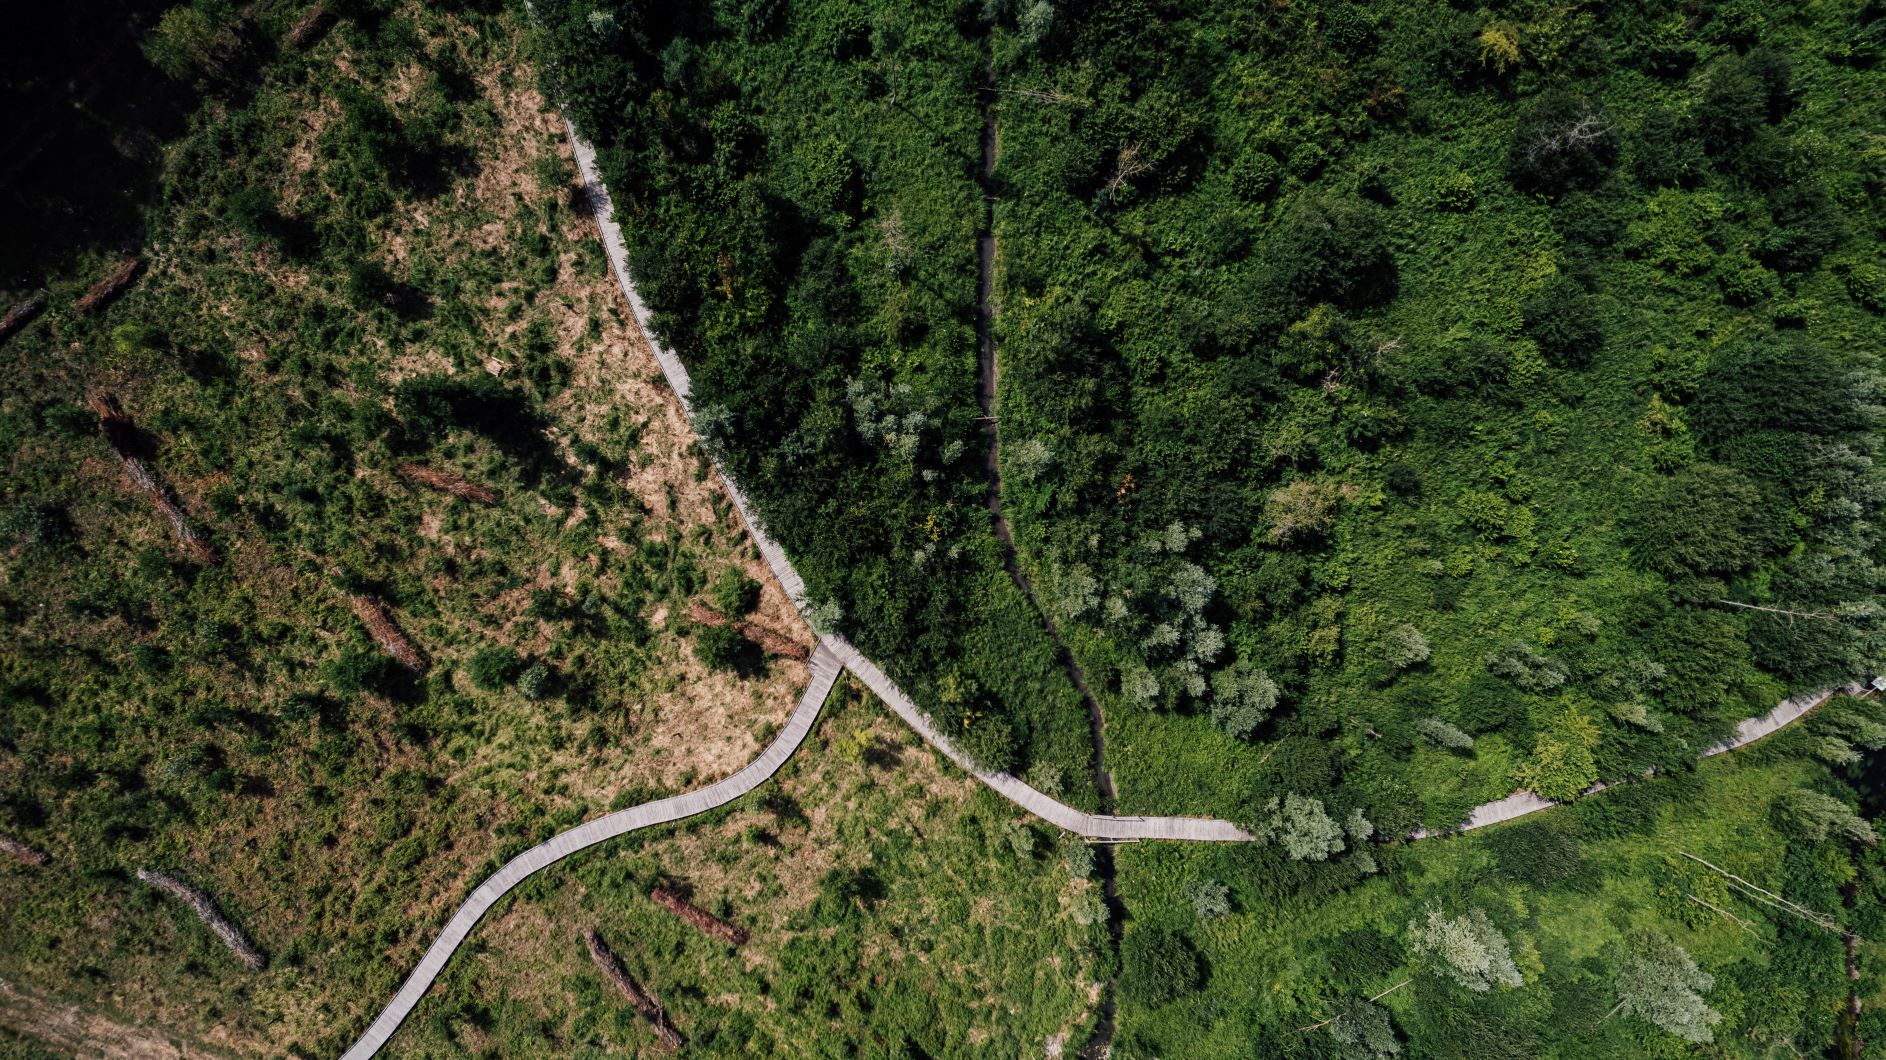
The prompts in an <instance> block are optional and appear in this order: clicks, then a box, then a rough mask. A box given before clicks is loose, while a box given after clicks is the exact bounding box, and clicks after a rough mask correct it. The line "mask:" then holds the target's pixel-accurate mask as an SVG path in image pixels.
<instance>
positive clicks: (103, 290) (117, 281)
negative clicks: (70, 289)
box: [72, 256, 144, 313]
mask: <svg viewBox="0 0 1886 1060" xmlns="http://www.w3.org/2000/svg"><path fill="white" fill-rule="evenodd" d="M143 271H144V259H143V258H139V257H136V256H132V257H129V258H126V259H124V260H123V261H121V262H119V263H118V267H117V268H115V269H113V270H111V271H110V272H109V273H107V274H105V278H104V279H102V280H99V281H98V282H97V283H95V284H93V285H92V286H91V289H89V290H87V291H86V292H85V293H84V294H83V295H81V296H80V297H79V300H78V301H77V302H74V303H72V308H73V309H74V310H76V311H78V312H80V313H89V312H91V311H92V310H94V309H98V308H100V307H102V306H104V305H105V304H106V303H108V302H110V301H111V300H112V299H114V298H116V297H118V296H119V295H121V294H123V293H124V292H125V289H126V288H128V287H130V286H131V284H132V282H133V281H135V280H136V279H137V278H138V274H139V273H141V272H143Z"/></svg>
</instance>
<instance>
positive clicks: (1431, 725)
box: [1414, 718, 1473, 751]
mask: <svg viewBox="0 0 1886 1060" xmlns="http://www.w3.org/2000/svg"><path fill="white" fill-rule="evenodd" d="M1414 728H1415V731H1416V732H1418V733H1420V734H1421V735H1422V736H1425V737H1427V738H1428V740H1430V741H1432V742H1433V743H1434V744H1435V746H1437V747H1445V748H1447V749H1448V750H1450V751H1467V750H1471V749H1472V748H1473V737H1471V736H1469V735H1467V734H1466V733H1464V732H1462V731H1461V730H1460V729H1458V728H1456V727H1454V726H1452V725H1449V724H1448V723H1447V722H1444V721H1442V720H1441V719H1439V718H1422V719H1420V720H1419V721H1416V722H1415V723H1414Z"/></svg>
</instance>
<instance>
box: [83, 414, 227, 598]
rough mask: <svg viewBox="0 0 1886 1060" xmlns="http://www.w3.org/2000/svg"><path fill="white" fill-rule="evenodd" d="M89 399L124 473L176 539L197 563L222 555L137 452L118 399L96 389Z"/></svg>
mask: <svg viewBox="0 0 1886 1060" xmlns="http://www.w3.org/2000/svg"><path fill="white" fill-rule="evenodd" d="M88 400H89V401H90V403H91V406H92V411H93V412H96V413H98V426H99V429H100V430H102V431H103V432H104V434H105V441H106V442H107V443H108V444H110V446H111V451H112V452H113V453H115V454H117V457H118V462H119V463H120V464H121V465H123V467H124V474H125V477H126V478H128V479H130V480H131V484H132V485H134V486H136V487H137V488H138V489H140V490H142V491H144V495H145V496H146V497H149V498H150V501H151V505H152V506H153V507H155V508H156V509H157V510H158V512H159V513H160V514H162V515H163V517H164V518H165V519H166V520H168V521H169V522H170V529H171V530H172V531H173V532H174V533H175V534H176V535H177V543H178V544H180V545H182V546H183V550H184V551H185V552H188V553H189V554H190V555H191V557H192V558H194V559H195V560H196V561H197V562H199V563H205V564H212V565H213V564H216V563H219V562H221V561H222V557H221V556H220V555H218V554H217V551H216V548H215V546H214V545H211V544H210V539H209V538H208V537H207V536H205V535H204V533H203V531H201V530H198V529H197V528H196V527H195V526H194V525H192V524H191V522H190V517H189V516H188V515H186V514H185V513H184V510H183V508H182V507H181V506H180V505H178V503H177V498H175V497H173V496H171V493H170V490H169V489H168V488H167V487H165V485H164V483H163V482H162V480H160V479H159V478H158V477H157V472H155V471H152V470H151V466H150V465H149V464H148V463H146V462H145V461H144V458H143V457H142V456H141V455H139V453H138V448H139V446H138V439H137V430H136V429H135V428H134V427H132V426H131V421H130V420H129V419H127V418H125V414H124V409H123V408H122V407H120V406H119V404H118V399H117V398H115V397H113V396H111V395H110V394H107V393H105V392H103V391H97V392H94V393H93V394H92V395H91V396H90V398H89V399H88Z"/></svg>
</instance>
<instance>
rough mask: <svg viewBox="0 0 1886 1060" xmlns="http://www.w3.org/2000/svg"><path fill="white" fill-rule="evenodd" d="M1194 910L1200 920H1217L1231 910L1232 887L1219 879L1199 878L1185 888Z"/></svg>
mask: <svg viewBox="0 0 1886 1060" xmlns="http://www.w3.org/2000/svg"><path fill="white" fill-rule="evenodd" d="M1185 896H1186V897H1187V898H1189V899H1190V900H1191V902H1192V911H1193V912H1194V913H1196V914H1198V918H1199V919H1200V920H1216V919H1218V918H1219V917H1221V916H1224V915H1226V914H1227V913H1230V912H1231V889H1230V888H1228V887H1226V886H1225V885H1224V884H1223V883H1221V882H1219V881H1218V880H1211V879H1205V880H1198V881H1195V882H1194V883H1193V884H1192V885H1191V886H1190V887H1187V888H1186V889H1185Z"/></svg>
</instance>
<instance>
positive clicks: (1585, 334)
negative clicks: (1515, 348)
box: [1521, 276, 1604, 368]
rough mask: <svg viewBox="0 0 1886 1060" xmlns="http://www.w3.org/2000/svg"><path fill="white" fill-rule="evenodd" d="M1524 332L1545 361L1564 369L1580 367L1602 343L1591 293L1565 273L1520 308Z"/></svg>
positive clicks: (1601, 333) (1555, 278) (1602, 335)
mask: <svg viewBox="0 0 1886 1060" xmlns="http://www.w3.org/2000/svg"><path fill="white" fill-rule="evenodd" d="M1521 315H1522V318H1523V319H1524V321H1525V327H1526V334H1527V335H1528V336H1530V337H1531V339H1532V340H1533V341H1534V342H1536V343H1538V344H1539V352H1541V353H1543V354H1545V357H1546V360H1548V361H1550V362H1551V363H1553V364H1555V365H1558V366H1560V367H1564V368H1583V367H1584V366H1586V365H1588V364H1590V363H1591V358H1592V355H1593V354H1594V353H1596V352H1597V351H1598V347H1600V346H1601V345H1603V344H1604V329H1603V328H1602V326H1600V325H1599V323H1598V314H1597V308H1596V306H1595V305H1594V304H1593V303H1592V298H1591V296H1590V295H1588V294H1586V293H1585V291H1584V289H1583V288H1581V287H1580V286H1578V284H1577V283H1575V282H1573V281H1572V280H1570V279H1568V278H1566V277H1564V276H1554V277H1553V278H1552V279H1550V280H1547V281H1546V283H1545V286H1543V287H1541V288H1539V289H1538V290H1537V291H1534V292H1533V293H1532V295H1531V296H1529V297H1528V298H1527V299H1526V302H1525V305H1524V306H1523V307H1522V309H1521Z"/></svg>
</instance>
